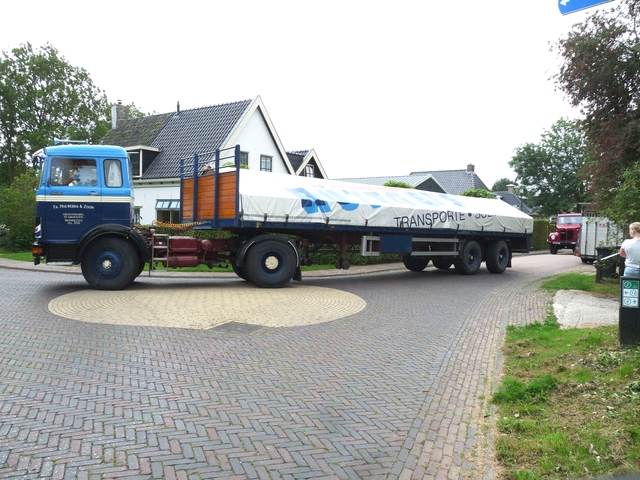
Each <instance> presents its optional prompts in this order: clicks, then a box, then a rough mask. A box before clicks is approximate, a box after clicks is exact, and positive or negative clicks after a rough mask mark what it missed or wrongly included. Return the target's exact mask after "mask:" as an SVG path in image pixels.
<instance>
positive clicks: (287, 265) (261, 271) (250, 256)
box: [244, 240, 297, 288]
mask: <svg viewBox="0 0 640 480" xmlns="http://www.w3.org/2000/svg"><path fill="white" fill-rule="evenodd" d="M245 258H246V260H245V262H244V270H245V272H246V274H247V278H248V279H249V280H250V281H251V282H253V283H255V284H256V285H257V286H259V287H262V288H280V287H283V286H284V285H286V284H287V283H289V282H290V281H291V279H292V278H293V276H294V275H295V273H296V268H297V265H296V253H295V252H294V251H293V248H292V247H291V245H289V243H285V242H279V241H277V240H264V241H262V242H259V243H257V244H255V245H254V246H252V247H251V248H250V249H249V251H248V252H247V255H246V257H245Z"/></svg>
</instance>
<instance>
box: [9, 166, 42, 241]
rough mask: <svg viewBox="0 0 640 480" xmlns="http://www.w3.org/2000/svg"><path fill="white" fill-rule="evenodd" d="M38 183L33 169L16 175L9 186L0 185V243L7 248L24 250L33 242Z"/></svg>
mask: <svg viewBox="0 0 640 480" xmlns="http://www.w3.org/2000/svg"><path fill="white" fill-rule="evenodd" d="M37 184H38V178H37V174H36V172H35V171H34V170H32V169H29V171H28V172H26V173H23V174H22V175H20V176H18V177H17V178H16V179H15V181H14V182H13V184H11V185H10V186H9V187H0V225H1V226H2V227H3V230H4V233H3V234H2V236H0V245H2V246H3V247H4V248H7V249H9V250H16V251H18V250H25V249H28V248H29V247H30V246H31V243H32V242H33V234H34V228H35V222H34V219H35V216H36V196H35V193H34V190H35V188H36V187H37Z"/></svg>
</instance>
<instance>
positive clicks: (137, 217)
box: [133, 207, 142, 225]
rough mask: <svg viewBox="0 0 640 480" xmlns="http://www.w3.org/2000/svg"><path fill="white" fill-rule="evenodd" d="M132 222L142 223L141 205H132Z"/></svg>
mask: <svg viewBox="0 0 640 480" xmlns="http://www.w3.org/2000/svg"><path fill="white" fill-rule="evenodd" d="M133 223H135V224H136V225H141V224H142V207H133Z"/></svg>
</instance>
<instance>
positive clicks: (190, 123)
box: [102, 97, 327, 224]
mask: <svg viewBox="0 0 640 480" xmlns="http://www.w3.org/2000/svg"><path fill="white" fill-rule="evenodd" d="M128 113H129V112H128V107H126V106H124V105H121V104H118V105H116V106H114V107H113V109H112V129H111V130H110V131H109V132H108V133H107V135H106V136H105V137H104V138H103V140H102V144H104V145H119V146H122V147H124V148H125V150H127V152H129V156H130V158H131V163H132V167H133V178H134V185H135V209H136V213H137V216H138V218H137V221H138V222H139V223H141V224H150V223H151V222H152V221H154V220H159V221H163V222H171V223H178V222H179V212H180V161H181V160H183V159H189V158H192V157H193V155H194V154H198V155H199V157H200V158H201V160H200V161H203V162H206V161H208V160H211V158H212V153H213V152H215V151H216V149H220V150H223V149H226V148H231V147H234V146H235V145H240V150H241V154H240V156H241V163H243V164H244V165H247V166H248V168H249V169H252V170H262V171H268V172H277V173H287V174H290V175H301V176H312V177H316V178H327V177H326V174H325V172H324V169H323V168H322V165H321V164H320V161H319V159H318V157H317V155H316V153H315V151H313V150H304V151H295V152H286V151H285V149H284V147H283V146H282V143H281V141H280V138H279V137H278V134H277V133H276V130H275V128H274V126H273V123H272V122H271V119H270V118H269V114H268V113H267V111H266V109H265V107H264V104H263V103H262V99H261V98H260V97H256V98H254V99H252V100H245V101H240V102H233V103H226V104H221V105H214V106H211V107H202V108H195V109H191V110H180V105H179V104H178V107H177V108H176V111H175V112H171V113H165V114H159V115H151V116H148V117H143V118H135V119H129V118H128Z"/></svg>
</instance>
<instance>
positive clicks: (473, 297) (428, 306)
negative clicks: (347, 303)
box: [0, 255, 593, 479]
mask: <svg viewBox="0 0 640 480" xmlns="http://www.w3.org/2000/svg"><path fill="white" fill-rule="evenodd" d="M580 268H585V267H584V266H583V265H582V264H581V263H580V262H579V260H578V259H576V258H575V257H571V256H568V255H556V256H553V257H552V256H551V255H536V256H528V257H516V258H514V268H513V269H509V270H507V272H506V273H505V274H503V275H492V274H489V273H488V272H487V271H486V270H485V269H484V268H482V269H481V271H480V272H479V273H478V274H477V275H476V276H473V277H465V276H460V275H457V274H455V273H454V272H453V270H451V271H450V272H442V271H436V270H434V269H433V268H431V267H430V268H429V269H427V270H426V271H425V272H422V273H420V274H416V273H412V272H408V271H405V270H396V271H389V272H386V273H375V274H368V275H355V274H354V275H348V276H344V275H343V276H339V277H323V276H322V274H320V276H317V277H309V276H307V277H306V278H305V280H304V284H305V285H315V286H321V287H327V288H334V289H339V290H341V291H345V292H350V293H352V294H355V295H357V296H359V297H361V298H362V299H363V300H365V301H366V303H367V305H366V307H365V308H364V309H363V310H361V311H359V312H358V313H356V314H352V315H350V316H347V317H346V318H340V319H338V320H334V321H331V322H325V323H320V324H315V325H306V326H297V327H290V328H269V327H253V328H242V326H241V325H238V324H234V325H235V327H236V328H226V329H225V328H214V329H210V330H189V329H178V328H160V327H142V326H131V325H104V324H94V323H85V322H80V321H75V320H69V319H66V318H63V317H58V316H56V315H53V314H52V313H50V312H49V310H48V308H47V305H48V303H49V301H51V300H52V299H55V298H58V297H59V296H60V295H63V294H67V293H71V292H74V291H77V290H79V289H85V288H86V285H85V283H84V280H83V279H82V277H81V276H79V275H75V274H73V275H72V274H59V273H44V272H43V271H40V272H37V271H36V272H33V271H27V270H16V269H7V268H2V267H0V291H1V292H2V294H1V296H0V327H1V330H0V332H1V334H0V335H1V336H0V478H18V477H19V478H59V479H66V478H80V479H82V478H136V479H137V478H168V479H171V478H178V479H187V478H188V479H203V478H237V479H243V478H247V479H254V478H259V479H267V478H274V479H279V478H282V479H303V478H335V479H378V478H379V479H422V478H450V479H457V478H482V476H483V475H485V476H490V474H491V471H490V469H488V468H487V465H488V464H489V463H490V462H487V461H486V460H487V455H488V453H487V452H488V451H489V449H487V444H488V443H490V442H488V440H487V435H486V434H487V428H486V425H485V420H486V419H485V413H486V412H487V411H488V408H489V407H488V404H487V398H488V396H489V394H490V389H491V387H492V385H493V382H494V379H495V375H496V372H497V368H499V364H500V361H499V355H496V354H497V352H498V347H499V345H500V343H501V339H502V336H503V333H504V328H505V326H506V325H507V324H509V323H527V322H531V321H535V320H541V319H543V318H544V316H545V313H546V309H547V306H548V303H549V297H548V296H547V295H546V294H544V293H542V292H539V291H538V290H536V285H537V284H538V282H539V279H540V278H541V277H543V276H546V275H549V274H552V273H556V272H558V271H562V270H566V269H580ZM590 268H591V269H592V268H593V267H590ZM236 281H238V280H237V279H236V277H234V276H231V277H230V276H227V277H226V278H222V279H221V278H219V277H209V276H208V277H206V278H202V277H198V278H195V277H194V276H190V277H184V278H179V279H173V280H167V279H156V278H151V279H149V278H141V279H140V280H139V283H141V284H143V285H146V286H147V287H148V288H163V287H166V286H167V285H180V286H182V287H184V286H192V287H193V288H194V289H206V290H207V291H208V290H209V289H215V288H216V285H218V286H220V285H227V284H228V283H229V282H236ZM293 288H295V287H293ZM163 291H167V290H166V289H164V290H163ZM203 291H204V290H203ZM167 292H168V294H170V290H168V291H167ZM244 301H245V302H252V301H253V300H252V297H251V295H250V293H249V294H247V295H246V297H245V298H244ZM96 308H100V307H99V305H97V306H96ZM200 308H202V309H210V310H211V311H215V309H216V304H215V302H211V301H210V300H208V301H207V302H206V304H202V305H200ZM121 314H122V317H124V318H127V317H128V316H130V315H129V314H128V312H127V311H122V312H121ZM170 314H171V312H170V311H168V312H167V315H170ZM273 315H277V312H274V313H273ZM134 322H135V319H132V323H134Z"/></svg>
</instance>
